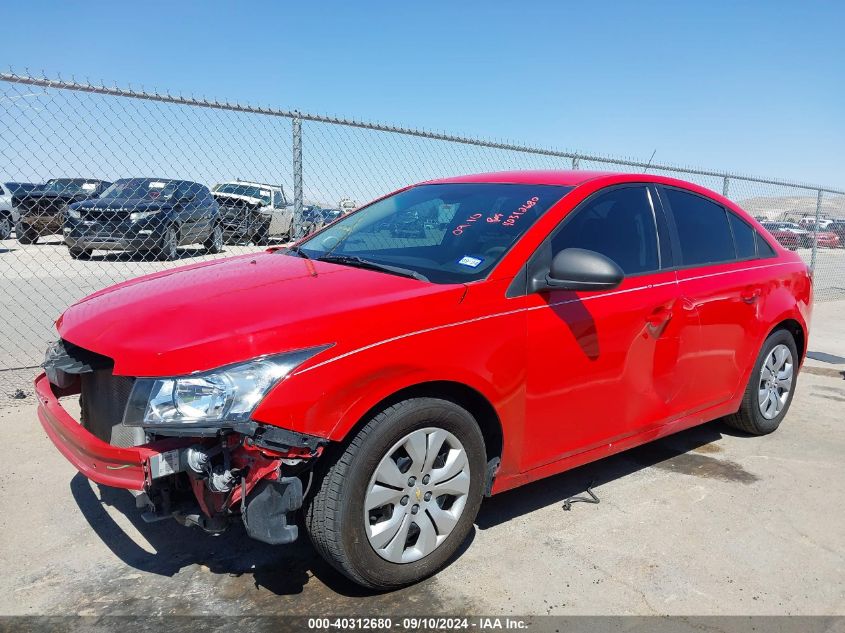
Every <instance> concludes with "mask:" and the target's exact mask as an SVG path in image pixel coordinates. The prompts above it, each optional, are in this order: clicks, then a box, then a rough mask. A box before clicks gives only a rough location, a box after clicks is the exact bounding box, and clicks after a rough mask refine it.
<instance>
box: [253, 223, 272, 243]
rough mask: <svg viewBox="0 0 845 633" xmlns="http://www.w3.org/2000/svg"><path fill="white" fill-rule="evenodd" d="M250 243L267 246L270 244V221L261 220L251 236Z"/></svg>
mask: <svg viewBox="0 0 845 633" xmlns="http://www.w3.org/2000/svg"><path fill="white" fill-rule="evenodd" d="M252 243H253V244H255V245H256V246H267V245H268V244H270V221H269V220H268V221H265V222H262V223H261V225H260V226H259V227H258V229H257V230H256V231H255V234H254V235H253V236H252Z"/></svg>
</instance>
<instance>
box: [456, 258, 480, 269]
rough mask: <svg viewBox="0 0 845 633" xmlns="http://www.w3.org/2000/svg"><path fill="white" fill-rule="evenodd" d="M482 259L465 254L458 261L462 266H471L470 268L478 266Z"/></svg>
mask: <svg viewBox="0 0 845 633" xmlns="http://www.w3.org/2000/svg"><path fill="white" fill-rule="evenodd" d="M481 262H482V260H480V259H478V258H477V257H470V256H469V255H464V256H463V257H461V258H460V259H459V260H458V263H459V264H460V265H461V266H469V267H470V268H475V267H477V266H478V265H479V264H480V263H481Z"/></svg>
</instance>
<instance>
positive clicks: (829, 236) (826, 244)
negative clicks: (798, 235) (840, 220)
mask: <svg viewBox="0 0 845 633" xmlns="http://www.w3.org/2000/svg"><path fill="white" fill-rule="evenodd" d="M827 226H828V229H829V228H830V227H831V226H833V223H830V224H828V225H827ZM812 244H813V234H812V233H811V234H810V245H811V246H812ZM840 244H841V242H840V240H839V236H838V235H837V234H836V233H835V232H833V231H830V230H827V229H826V230H823V231H819V232H818V234H817V235H816V245H817V246H818V247H819V248H839V246H840Z"/></svg>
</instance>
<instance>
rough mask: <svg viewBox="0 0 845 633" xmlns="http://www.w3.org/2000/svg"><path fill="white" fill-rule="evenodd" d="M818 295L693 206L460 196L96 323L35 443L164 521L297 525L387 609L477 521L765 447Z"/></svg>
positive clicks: (68, 351) (69, 349) (682, 199)
mask: <svg viewBox="0 0 845 633" xmlns="http://www.w3.org/2000/svg"><path fill="white" fill-rule="evenodd" d="M408 218H413V221H414V222H416V223H417V224H418V226H417V227H416V228H417V229H418V230H416V231H413V232H402V233H400V234H398V235H397V234H396V231H394V230H392V229H393V227H395V226H396V224H397V222H399V221H401V222H403V223H404V222H410V221H411V220H409V219H408ZM811 294H812V289H811V281H810V277H809V275H808V271H807V267H806V265H805V264H804V263H803V262H802V261H801V259H800V258H799V257H797V256H796V255H795V254H793V253H790V252H788V251H787V250H785V249H784V248H783V247H782V246H781V245H780V244H779V243H778V242H777V241H776V240H774V239H773V238H772V236H771V235H769V234H768V233H767V232H766V231H765V230H764V229H763V228H762V226H761V225H760V224H758V223H757V222H756V221H755V220H753V219H752V218H750V217H749V216H748V215H747V214H746V213H745V212H744V211H742V210H741V209H740V208H738V207H737V206H736V205H735V204H734V203H732V202H731V201H730V200H728V199H726V198H724V197H722V196H720V195H718V194H716V193H713V192H711V191H708V190H706V189H703V188H701V187H698V186H696V185H692V184H689V183H686V182H682V181H679V180H674V179H670V178H663V177H659V176H652V175H644V174H631V175H619V174H602V173H590V172H582V171H574V172H513V173H498V174H483V175H477V176H464V177H460V178H453V179H447V180H440V181H435V182H428V183H424V184H421V185H416V186H412V187H407V188H405V189H402V190H400V191H398V192H396V193H393V194H391V195H389V196H386V197H384V198H381V199H379V200H377V201H375V202H373V203H371V204H369V205H367V206H365V207H363V208H360V209H358V210H356V211H355V212H354V213H352V214H350V215H349V216H346V217H343V218H341V219H339V220H337V221H336V222H334V223H333V224H330V225H329V226H327V227H325V228H324V229H322V230H321V231H319V232H317V233H316V234H314V235H311V236H309V237H307V238H304V239H303V240H301V241H300V242H299V243H297V244H296V245H295V246H293V247H290V248H281V249H271V250H270V251H268V252H265V253H263V254H259V255H246V256H243V257H234V258H231V259H223V260H217V261H213V262H203V263H199V264H194V265H191V266H186V267H184V268H181V269H177V270H168V271H163V272H160V273H157V274H154V275H149V276H146V277H143V278H140V279H137V280H134V281H129V282H126V283H122V284H119V285H117V286H114V287H112V288H108V289H106V290H103V291H100V292H98V293H95V294H93V295H91V296H90V297H88V298H86V299H83V300H82V301H80V302H79V303H77V304H76V305H74V306H72V307H71V308H69V309H68V310H67V311H66V312H65V313H64V314H63V315H62V317H61V318H60V319H59V320H58V322H57V329H58V332H59V335H60V337H61V339H60V341H58V342H57V343H56V344H54V345H53V346H52V347H51V348H50V350H49V351H48V354H47V358H46V360H45V368H46V373H45V374H42V375H41V376H39V377H38V379H37V381H36V388H37V392H38V400H39V409H38V415H39V418H40V420H41V423H42V424H43V426H44V428H45V430H46V431H47V434H48V435H49V436H50V438H51V439H52V440H53V442H54V443H55V444H56V446H57V447H58V449H59V450H60V451H61V452H62V453H63V454H64V455H65V457H67V459H69V460H70V461H71V462H72V463H73V464H74V466H76V468H77V469H79V470H80V471H81V472H82V473H83V474H84V475H86V476H87V477H89V478H90V479H92V480H94V481H97V482H99V483H101V484H104V485H108V486H115V487H119V488H126V489H129V490H131V491H133V493H134V494H135V495H136V498H137V501H138V504H139V507H146V517H147V518H148V519H151V520H152V519H158V518H163V517H169V516H172V517H174V518H176V519H177V520H179V521H180V522H182V523H184V524H189V525H199V526H200V527H202V528H204V529H206V530H210V531H220V530H222V529H224V528H225V527H226V524H227V523H228V522H229V521H230V520H232V519H237V518H238V517H240V520H242V521H243V523H244V525H245V527H246V531H247V532H248V533H249V534H250V535H251V536H252V537H254V538H257V539H260V540H262V541H265V542H268V543H277V544H281V543H289V542H291V541H293V540H294V539H296V538H298V536H299V535H298V525H297V521H296V518H295V517H296V512H297V511H299V510H300V508H302V510H303V511H304V524H305V526H306V529H307V531H308V534H309V536H310V538H311V540H312V541H313V543H314V545H315V546H316V548H317V550H318V551H319V552H320V553H321V554H322V555H323V556H324V557H325V558H326V559H327V560H328V561H329V562H330V563H331V564H332V565H334V566H335V567H336V568H337V569H339V570H340V571H341V572H343V573H344V574H346V575H347V576H348V577H350V578H352V579H353V580H354V581H356V582H358V583H360V584H362V585H365V586H368V587H378V588H395V587H399V586H402V585H406V584H408V583H412V582H415V581H417V580H419V579H421V578H423V577H425V576H428V575H430V574H433V573H435V572H436V571H437V570H438V569H440V568H441V567H442V566H443V565H444V564H445V563H446V562H447V561H448V560H449V558H450V557H451V556H452V555H453V554H454V553H455V552H456V550H457V549H458V547H459V546H460V545H461V543H462V542H463V541H464V539H465V538H466V537H467V535H468V533H469V532H470V530H471V528H472V523H473V521H474V519H475V516H476V513H477V512H478V509H479V506H480V504H481V501H482V498H483V497H485V496H489V495H494V494H497V493H499V492H502V491H504V490H508V489H511V488H514V487H516V486H520V485H522V484H525V483H528V482H531V481H535V480H537V479H540V478H543V477H547V476H549V475H552V474H555V473H559V472H561V471H564V470H567V469H570V468H574V467H576V466H579V465H581V464H584V463H586V462H590V461H593V460H596V459H600V458H602V457H605V456H607V455H611V454H613V453H617V452H619V451H623V450H626V449H628V448H631V447H633V446H637V445H639V444H643V443H645V442H649V441H651V440H654V439H656V438H660V437H663V436H665V435H669V434H671V433H675V432H677V431H680V430H682V429H686V428H688V427H691V426H694V425H697V424H701V423H704V422H707V421H710V420H715V419H716V418H724V419H725V421H726V422H727V423H728V424H731V425H733V426H735V427H737V428H739V429H742V430H743V431H746V432H748V433H751V434H756V435H761V434H765V433H771V432H772V431H774V430H775V429H776V428H777V427H778V425H779V424H781V422H782V421H783V419H784V416H785V415H786V413H787V411H788V409H789V405H790V402H791V400H792V396H793V393H794V389H795V384H796V382H795V381H796V378H797V372H798V369H799V367H800V366H801V363H802V361H803V358H804V354H805V350H806V341H807V338H808V331H807V324H808V323H809V320H810V318H809V317H810V306H811ZM76 394H81V404H82V423H81V424H80V423H79V422H77V421H76V420H74V419H73V418H72V417H71V415H70V414H69V413H68V412H66V411H65V409H64V408H63V406H62V403H61V402H60V398H61V397H63V396H69V395H76Z"/></svg>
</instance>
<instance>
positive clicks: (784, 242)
mask: <svg viewBox="0 0 845 633" xmlns="http://www.w3.org/2000/svg"><path fill="white" fill-rule="evenodd" d="M762 226H763V228H764V229H766V230H767V231H768V232H769V234H770V235H771V236H772V237H773V238H775V239H776V240H777V241H778V243H779V244H780V245H781V246H784V247H786V248H788V249H789V250H791V251H797V250H798V246H799V236H798V235H797V234H796V233H795V232H794V231H787V230H785V229H782V228H780V227H779V223H778V222H763V223H762Z"/></svg>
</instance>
